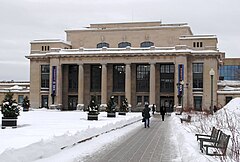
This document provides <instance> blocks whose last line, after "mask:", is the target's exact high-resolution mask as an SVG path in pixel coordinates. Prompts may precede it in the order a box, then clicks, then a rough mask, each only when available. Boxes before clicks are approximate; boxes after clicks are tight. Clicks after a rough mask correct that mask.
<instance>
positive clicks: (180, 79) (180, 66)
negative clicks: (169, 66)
mask: <svg viewBox="0 0 240 162" xmlns="http://www.w3.org/2000/svg"><path fill="white" fill-rule="evenodd" d="M183 81H184V65H183V64H178V95H180V96H181V95H182V94H183Z"/></svg>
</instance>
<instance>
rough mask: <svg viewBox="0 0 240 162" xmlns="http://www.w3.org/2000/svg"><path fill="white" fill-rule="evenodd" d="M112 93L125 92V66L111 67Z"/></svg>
mask: <svg viewBox="0 0 240 162" xmlns="http://www.w3.org/2000/svg"><path fill="white" fill-rule="evenodd" d="M113 91H114V92H124V91H125V66H124V65H114V66H113Z"/></svg>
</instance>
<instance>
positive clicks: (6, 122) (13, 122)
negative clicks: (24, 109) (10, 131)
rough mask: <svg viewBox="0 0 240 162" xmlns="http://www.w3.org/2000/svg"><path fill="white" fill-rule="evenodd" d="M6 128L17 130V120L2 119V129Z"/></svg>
mask: <svg viewBox="0 0 240 162" xmlns="http://www.w3.org/2000/svg"><path fill="white" fill-rule="evenodd" d="M6 127H12V128H17V118H10V117H2V129H5V128H6Z"/></svg>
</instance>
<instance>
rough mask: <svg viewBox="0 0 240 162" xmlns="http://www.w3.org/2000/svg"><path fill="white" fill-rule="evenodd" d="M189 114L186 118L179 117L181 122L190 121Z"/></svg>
mask: <svg viewBox="0 0 240 162" xmlns="http://www.w3.org/2000/svg"><path fill="white" fill-rule="evenodd" d="M191 118H192V117H191V116H190V115H188V116H187V118H180V120H181V123H183V121H185V122H191Z"/></svg>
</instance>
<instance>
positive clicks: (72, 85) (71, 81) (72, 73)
mask: <svg viewBox="0 0 240 162" xmlns="http://www.w3.org/2000/svg"><path fill="white" fill-rule="evenodd" d="M68 91H69V92H78V66H77V65H69V68H68Z"/></svg>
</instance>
